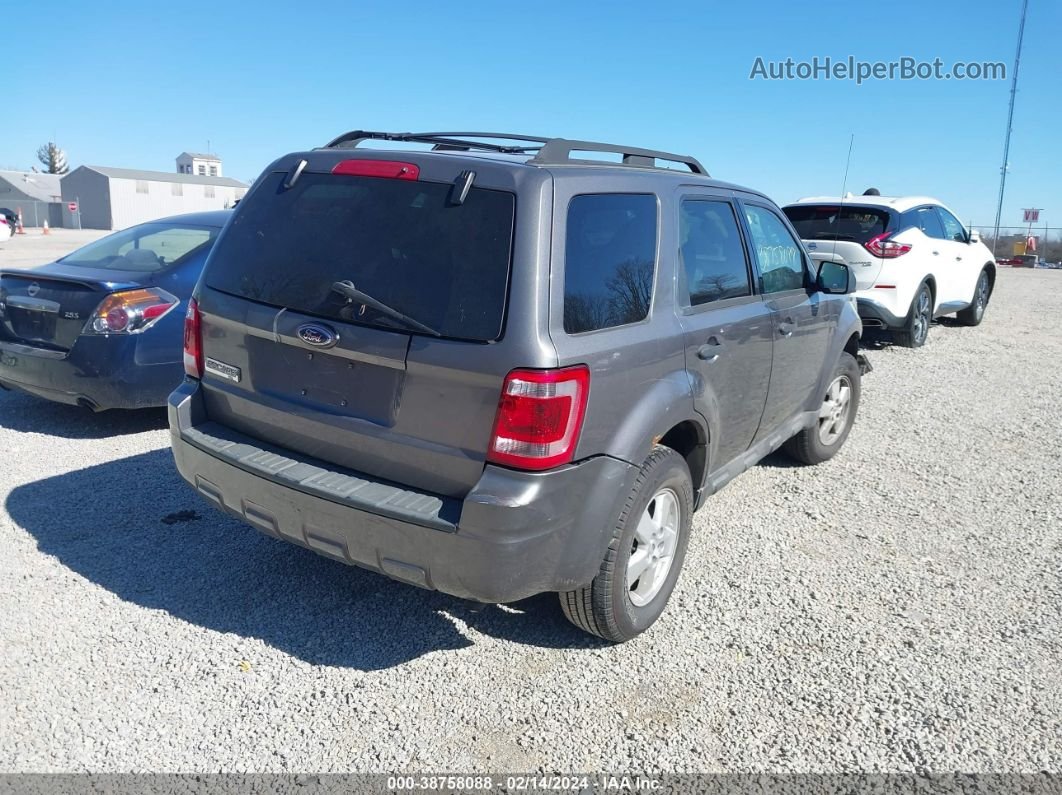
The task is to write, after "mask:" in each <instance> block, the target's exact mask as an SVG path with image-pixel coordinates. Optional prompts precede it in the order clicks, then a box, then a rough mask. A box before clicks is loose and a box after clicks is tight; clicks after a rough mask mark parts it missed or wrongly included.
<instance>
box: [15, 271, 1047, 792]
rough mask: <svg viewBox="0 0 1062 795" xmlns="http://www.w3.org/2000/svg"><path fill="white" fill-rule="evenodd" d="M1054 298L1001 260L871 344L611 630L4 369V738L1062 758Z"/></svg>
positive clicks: (19, 743) (865, 764) (772, 757)
mask: <svg viewBox="0 0 1062 795" xmlns="http://www.w3.org/2000/svg"><path fill="white" fill-rule="evenodd" d="M1060 316H1062V273H1060V272H1043V271H1003V272H1001V273H1000V277H999V285H998V288H997V292H996V295H995V296H994V300H993V302H992V304H991V306H990V307H989V310H988V315H987V318H986V320H985V323H984V324H983V325H982V326H981V327H980V328H977V329H967V328H960V327H957V326H954V325H937V326H935V327H934V328H933V329H932V331H931V334H930V338H929V343H928V345H927V347H926V348H924V349H922V350H919V351H909V350H903V349H898V348H893V347H888V346H886V347H883V348H880V349H874V347H873V346H872V347H871V349H870V350H869V352H868V353H869V356H870V357H871V360H872V362H873V363H874V365H875V368H876V369H875V372H874V373H873V374H872V375H870V376H868V377H867V379H866V381H865V382H864V384H865V386H864V394H863V405H862V407H861V411H860V417H859V420H858V423H857V425H856V428H855V431H854V432H853V434H852V436H851V437H850V439H849V441H848V444H847V447H846V449H845V450H844V451H843V452H842V453H841V455H840V456H839V457H837V458H836V459H834V460H833V461H832V462H830V463H828V464H826V465H823V466H820V467H818V468H815V469H802V468H797V467H794V466H791V465H790V464H789V463H787V462H786V461H785V460H783V459H781V458H777V457H772V458H771V459H769V460H768V461H766V462H764V463H763V464H762V465H761V466H758V467H756V468H754V469H753V470H752V471H750V472H748V473H746V474H745V475H744V476H742V477H741V478H740V479H738V480H737V481H735V482H734V483H733V484H731V485H730V486H728V487H727V488H726V489H725V490H724V491H722V492H721V493H720V494H718V495H716V496H715V497H713V498H712V499H711V500H710V501H709V503H708V505H707V506H706V507H705V508H704V509H703V510H702V511H701V512H700V513H699V514H698V515H697V516H696V518H695V528H694V536H693V538H692V541H691V544H690V551H689V555H688V557H687V561H686V571H685V572H684V574H683V576H682V578H681V580H680V582H679V587H678V590H677V591H676V593H675V595H674V597H673V598H672V601H671V605H670V607H669V608H668V610H667V612H666V613H665V615H664V617H663V618H662V620H661V621H660V622H659V623H658V624H657V625H656V626H655V627H654V628H653V629H652V630H650V631H649V632H648V633H646V634H645V635H643V636H641V637H640V638H639V639H637V640H635V641H634V642H631V643H629V644H626V645H624V646H620V647H610V646H605V645H601V644H598V643H597V642H595V641H593V640H592V639H590V638H589V637H586V636H583V635H582V634H580V633H579V632H578V631H577V630H575V629H574V628H572V627H570V626H569V625H568V624H567V623H566V622H565V621H564V619H563V618H562V617H561V615H560V611H559V609H558V607H557V605H556V600H555V597H552V596H549V595H546V596H542V597H536V598H534V599H530V600H527V601H526V602H523V603H520V604H517V605H513V606H509V607H496V606H490V607H483V608H481V609H475V608H473V607H472V606H470V605H468V604H466V603H463V602H461V601H459V600H455V599H451V598H449V597H446V596H443V595H440V594H434V593H428V592H424V591H420V590H416V589H413V588H410V587H406V586H402V585H399V584H396V583H392V582H389V581H388V580H386V579H384V578H382V577H380V576H377V575H374V574H371V573H369V572H365V571H361V570H358V569H350V568H346V567H344V566H343V565H341V564H338V563H334V562H332V561H329V560H326V559H324V558H321V557H317V556H315V555H314V554H313V553H311V552H308V551H306V550H303V549H299V548H296V547H294V546H290V545H287V544H284V543H281V542H279V541H274V540H271V539H269V538H267V537H265V536H263V535H260V534H258V533H257V532H255V531H254V530H252V529H250V528H248V527H245V526H244V525H242V524H241V523H239V522H236V521H234V520H230V519H228V518H225V517H223V516H221V515H220V514H218V513H215V512H214V511H212V509H210V508H209V507H208V506H207V504H206V503H205V502H204V501H202V500H200V499H199V498H198V497H197V496H196V495H195V494H194V493H193V492H192V491H191V489H189V488H188V487H186V486H185V485H184V483H183V482H181V481H180V480H179V479H178V477H177V475H176V473H175V471H174V468H173V465H172V461H171V458H170V454H169V451H168V449H167V434H166V431H165V429H164V428H165V421H164V417H163V415H162V413H161V412H154V411H148V412H140V413H136V414H105V415H95V416H94V415H90V414H87V413H85V412H83V411H81V410H75V409H71V408H65V407H61V406H56V405H51V404H48V403H45V402H42V401H39V400H35V399H32V398H29V397H25V396H21V395H16V394H11V393H0V426H2V427H0V451H2V453H3V464H2V469H0V505H2V510H0V548H2V549H3V555H2V556H0V643H2V646H3V654H2V655H0V737H2V742H0V771H7V772H15V771H144V770H154V771H299V772H310V771H388V772H390V771H409V772H422V771H439V770H449V771H461V772H472V771H533V770H538V769H544V770H547V771H550V770H555V771H572V770H580V771H602V770H604V771H633V770H644V771H651V772H659V771H698V772H715V771H749V770H755V771H779V772H781V771H848V772H853V771H915V770H924V769H929V770H934V771H947V770H962V771H1036V770H1054V771H1059V770H1062V686H1060V683H1062V641H1060V637H1062V633H1060V630H1062V620H1060V619H1062V588H1060V580H1062V526H1060V525H1062V521H1060V513H1062V498H1060V496H1059V482H1060V479H1059V475H1058V473H1059V468H1060V460H1059V457H1060V456H1059V450H1060V449H1062V404H1060V403H1059V395H1060V394H1062V392H1060V390H1062V374H1060V369H1059V365H1058V362H1059V361H1060V359H1062V335H1059V333H1058V330H1057V322H1058V318H1059V317H1060ZM1052 329H1053V330H1052Z"/></svg>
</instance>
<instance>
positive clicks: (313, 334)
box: [295, 323, 339, 348]
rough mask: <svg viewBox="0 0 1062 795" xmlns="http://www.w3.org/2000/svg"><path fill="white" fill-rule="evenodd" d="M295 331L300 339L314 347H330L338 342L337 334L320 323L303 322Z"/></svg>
mask: <svg viewBox="0 0 1062 795" xmlns="http://www.w3.org/2000/svg"><path fill="white" fill-rule="evenodd" d="M295 333H296V334H298V335H299V339H300V340H302V341H303V342H305V343H306V344H307V345H313V346H314V347H315V348H331V347H332V346H333V345H335V344H336V343H337V342H339V335H338V334H336V333H335V332H334V331H332V329H330V328H329V327H328V326H325V325H322V324H321V323H303V324H302V325H301V326H299V327H298V328H297V329H296V330H295Z"/></svg>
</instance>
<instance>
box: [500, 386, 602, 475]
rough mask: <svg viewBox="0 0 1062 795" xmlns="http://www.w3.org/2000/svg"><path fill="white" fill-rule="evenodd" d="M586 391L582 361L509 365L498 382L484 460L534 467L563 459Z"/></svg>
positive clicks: (574, 437) (571, 449) (574, 439)
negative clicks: (548, 366)
mask: <svg viewBox="0 0 1062 795" xmlns="http://www.w3.org/2000/svg"><path fill="white" fill-rule="evenodd" d="M589 393H590V370H589V369H588V368H587V367H586V366H585V365H578V366H576V367H565V368H563V369H560V370H513V371H512V372H511V373H509V375H507V376H506V377H505V383H504V384H503V385H502V393H501V399H500V400H499V401H498V415H497V417H496V418H495V420H494V432H493V433H492V434H491V438H490V448H489V449H488V451H487V460H488V461H492V462H494V463H496V464H504V465H505V466H511V467H516V468H517V469H534V470H538V469H549V468H550V467H555V466H558V465H560V464H567V463H569V462H570V461H571V460H572V456H573V455H574V454H575V446H576V444H577V443H578V442H579V429H580V428H581V427H582V424H583V415H584V414H585V412H586V399H587V396H588V395H589Z"/></svg>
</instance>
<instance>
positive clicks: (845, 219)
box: [783, 204, 889, 243]
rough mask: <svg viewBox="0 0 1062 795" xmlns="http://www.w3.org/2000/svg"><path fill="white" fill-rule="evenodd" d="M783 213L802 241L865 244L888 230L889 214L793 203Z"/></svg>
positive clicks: (867, 208) (856, 207) (843, 207)
mask: <svg viewBox="0 0 1062 795" xmlns="http://www.w3.org/2000/svg"><path fill="white" fill-rule="evenodd" d="M783 212H784V213H785V214H786V216H787V217H788V218H789V223H791V224H792V225H793V228H794V229H796V231H797V234H798V235H800V237H801V239H803V240H851V241H854V242H856V243H866V242H867V241H868V240H870V239H871V238H872V237H877V236H878V235H880V234H882V233H883V232H885V231H886V230H887V229H888V228H889V211H888V210H883V209H878V208H875V207H859V206H857V205H850V204H846V205H843V206H842V205H837V204H795V205H792V206H790V207H786V208H785V210H783Z"/></svg>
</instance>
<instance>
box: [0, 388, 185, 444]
mask: <svg viewBox="0 0 1062 795" xmlns="http://www.w3.org/2000/svg"><path fill="white" fill-rule="evenodd" d="M165 427H166V410H165V409H162V408H157V409H138V410H136V411H120V410H112V411H101V412H99V413H98V414H97V413H94V412H92V411H90V410H89V409H86V408H82V407H81V406H66V405H63V404H62V403H53V402H51V401H50V400H44V399H43V398H38V397H34V396H33V395H26V394H24V393H22V392H14V391H10V392H9V391H6V390H3V389H0V428H10V429H12V430H15V431H22V432H23V433H45V434H48V435H50V436H61V437H63V438H65V439H105V438H107V437H110V436H125V435H127V434H131V433H143V432H144V431H156V430H160V429H162V428H165Z"/></svg>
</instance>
